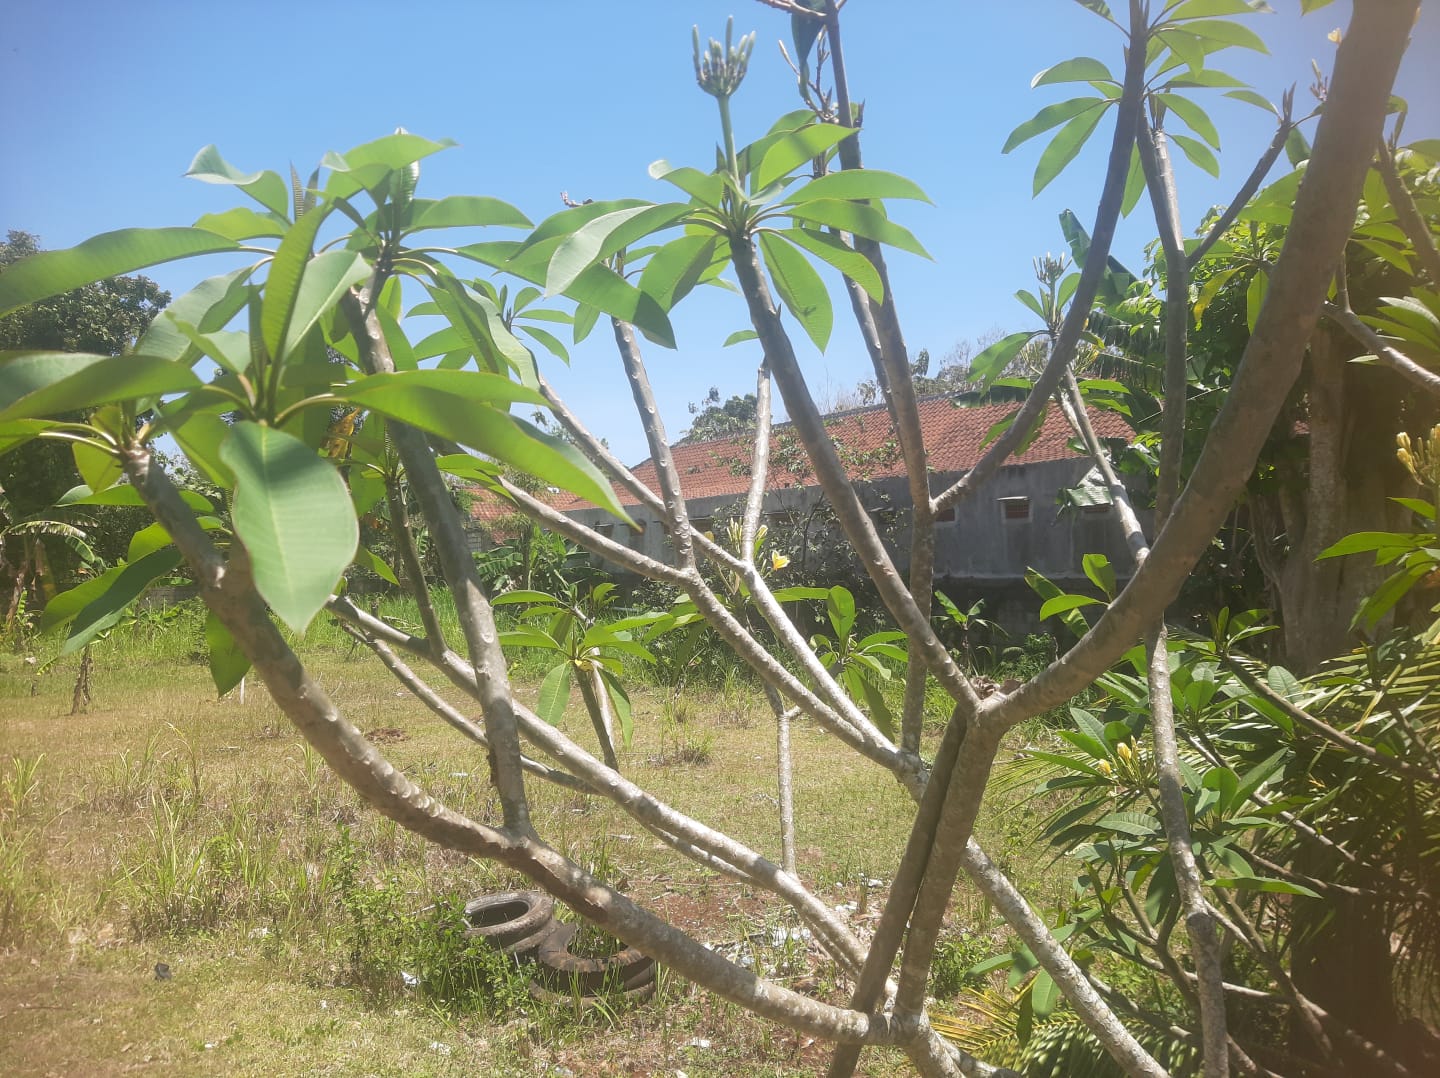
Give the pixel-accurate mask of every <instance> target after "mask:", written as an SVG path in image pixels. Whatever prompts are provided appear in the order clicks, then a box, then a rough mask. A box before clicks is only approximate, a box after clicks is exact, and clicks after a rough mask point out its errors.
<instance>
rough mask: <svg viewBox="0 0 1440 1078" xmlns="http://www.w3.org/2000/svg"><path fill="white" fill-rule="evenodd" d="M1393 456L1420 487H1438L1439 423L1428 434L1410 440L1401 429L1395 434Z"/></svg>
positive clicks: (1439, 475) (1439, 466)
mask: <svg viewBox="0 0 1440 1078" xmlns="http://www.w3.org/2000/svg"><path fill="white" fill-rule="evenodd" d="M1395 445H1396V450H1395V456H1396V458H1397V459H1398V460H1399V461H1400V463H1401V464H1403V465H1404V466H1405V470H1406V471H1407V472H1409V473H1410V475H1411V476H1412V477H1413V478H1414V480H1415V482H1417V483H1419V484H1420V485H1421V486H1422V487H1429V488H1431V489H1437V488H1440V425H1437V426H1435V427H1432V428H1431V430H1430V436H1429V437H1428V438H1422V439H1421V440H1420V441H1417V442H1412V441H1411V439H1410V435H1408V434H1406V433H1405V432H1404V431H1401V432H1400V433H1399V434H1397V435H1396V436H1395Z"/></svg>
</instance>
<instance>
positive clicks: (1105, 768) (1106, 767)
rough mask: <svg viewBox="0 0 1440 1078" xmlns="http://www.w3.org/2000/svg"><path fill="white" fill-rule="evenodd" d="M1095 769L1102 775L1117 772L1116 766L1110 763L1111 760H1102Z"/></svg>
mask: <svg viewBox="0 0 1440 1078" xmlns="http://www.w3.org/2000/svg"><path fill="white" fill-rule="evenodd" d="M1095 769H1096V770H1097V771H1099V772H1100V774H1102V775H1113V774H1114V773H1115V768H1114V767H1112V766H1111V765H1110V761H1109V760H1101V761H1100V762H1099V763H1098V764H1096V765H1095Z"/></svg>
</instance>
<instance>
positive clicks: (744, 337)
mask: <svg viewBox="0 0 1440 1078" xmlns="http://www.w3.org/2000/svg"><path fill="white" fill-rule="evenodd" d="M759 339H760V335H759V334H758V333H756V332H755V331H754V330H753V329H737V330H736V331H735V332H734V333H732V334H730V336H728V337H726V338H725V343H724V344H722V345H721V346H720V347H722V348H729V347H730V346H731V345H732V344H741V343H743V342H744V341H758V340H759Z"/></svg>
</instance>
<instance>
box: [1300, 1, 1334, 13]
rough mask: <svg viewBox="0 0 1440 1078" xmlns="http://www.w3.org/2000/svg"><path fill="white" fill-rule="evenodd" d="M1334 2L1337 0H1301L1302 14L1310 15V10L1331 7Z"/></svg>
mask: <svg viewBox="0 0 1440 1078" xmlns="http://www.w3.org/2000/svg"><path fill="white" fill-rule="evenodd" d="M1334 2H1335V0H1300V14H1302V15H1309V14H1310V12H1312V11H1319V10H1320V9H1321V8H1322V7H1329V6H1330V5H1331V4H1333V3H1334Z"/></svg>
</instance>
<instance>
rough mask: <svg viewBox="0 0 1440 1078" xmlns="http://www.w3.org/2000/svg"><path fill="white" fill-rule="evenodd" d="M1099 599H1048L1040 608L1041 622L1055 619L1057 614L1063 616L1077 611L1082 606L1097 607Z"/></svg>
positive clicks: (1059, 597)
mask: <svg viewBox="0 0 1440 1078" xmlns="http://www.w3.org/2000/svg"><path fill="white" fill-rule="evenodd" d="M1099 603H1100V600H1099V599H1096V598H1094V597H1093V596H1089V595H1057V596H1055V597H1054V598H1053V599H1047V600H1046V601H1045V603H1044V605H1043V606H1041V607H1040V620H1041V621H1044V620H1046V619H1047V618H1053V617H1054V616H1055V615H1056V614H1063V613H1065V612H1066V611H1067V610H1076V609H1079V608H1080V607H1082V606H1096V605H1098V604H1099Z"/></svg>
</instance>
